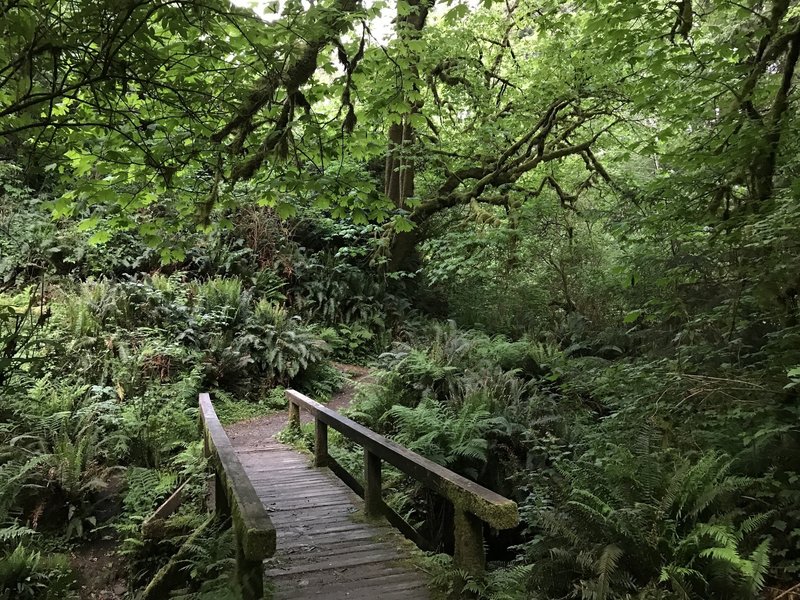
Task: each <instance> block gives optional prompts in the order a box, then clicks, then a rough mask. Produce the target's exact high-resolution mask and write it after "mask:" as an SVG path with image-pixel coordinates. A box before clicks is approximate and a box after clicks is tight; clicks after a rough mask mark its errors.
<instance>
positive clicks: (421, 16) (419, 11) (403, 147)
mask: <svg viewBox="0 0 800 600" xmlns="http://www.w3.org/2000/svg"><path fill="white" fill-rule="evenodd" d="M433 3H434V0H408V5H409V6H410V8H411V10H410V12H409V13H408V14H406V15H401V14H400V12H399V11H398V14H397V36H398V38H399V39H400V41H401V42H405V41H407V40H410V39H414V38H418V37H419V35H420V32H421V31H422V28H423V27H424V26H425V21H426V19H427V17H428V11H429V10H430V8H431V7H432V6H433ZM411 70H412V74H413V75H414V76H415V77H416V76H417V75H418V72H417V67H416V65H412V67H411ZM410 104H411V109H410V111H409V114H407V115H403V117H402V119H401V121H400V122H399V123H396V122H395V123H392V124H391V125H390V126H389V139H388V146H387V150H386V168H385V170H384V186H383V187H384V193H385V194H386V196H387V197H388V198H389V199H390V200H391V201H392V202H393V203H394V205H395V207H397V208H405V201H406V199H407V198H410V197H411V196H413V195H414V177H415V168H414V156H413V152H412V150H413V146H414V139H415V136H414V127H413V126H412V125H411V121H410V119H409V116H410V115H411V114H414V113H416V112H418V111H419V109H420V108H421V104H419V103H417V102H412V103H410ZM418 240H419V235H418V233H417V232H416V231H409V232H396V233H395V236H394V239H393V240H392V243H391V246H390V253H391V254H390V257H389V270H390V271H400V270H410V269H411V268H413V267H414V263H415V262H416V261H415V260H414V258H415V256H416V245H417V242H418Z"/></svg>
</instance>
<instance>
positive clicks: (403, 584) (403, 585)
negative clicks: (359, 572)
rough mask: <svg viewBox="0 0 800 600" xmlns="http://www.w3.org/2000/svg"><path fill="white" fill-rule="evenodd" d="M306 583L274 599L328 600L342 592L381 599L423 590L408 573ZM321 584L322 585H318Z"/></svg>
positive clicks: (422, 584)
mask: <svg viewBox="0 0 800 600" xmlns="http://www.w3.org/2000/svg"><path fill="white" fill-rule="evenodd" d="M305 581H306V583H305V585H303V586H298V587H297V588H295V589H294V590H289V591H287V592H284V593H281V594H278V595H277V596H276V598H282V599H285V600H294V599H298V600H300V599H301V598H328V597H329V596H331V595H334V594H340V593H342V592H345V593H346V592H349V593H350V596H348V597H352V595H353V594H354V593H356V592H358V593H362V594H364V593H372V594H373V596H372V598H382V597H383V593H385V592H394V591H406V592H410V591H412V590H415V591H416V590H420V589H423V590H424V589H425V587H426V586H425V584H424V583H422V582H421V581H420V580H419V579H418V578H416V577H414V576H413V575H411V574H409V573H395V574H392V575H386V574H384V572H383V571H380V572H378V573H376V574H375V576H374V577H373V578H370V579H362V578H359V579H356V580H346V581H341V582H340V583H334V582H331V581H326V582H324V583H323V582H321V581H320V582H314V583H317V585H313V584H312V582H311V581H308V580H305ZM320 584H322V585H320Z"/></svg>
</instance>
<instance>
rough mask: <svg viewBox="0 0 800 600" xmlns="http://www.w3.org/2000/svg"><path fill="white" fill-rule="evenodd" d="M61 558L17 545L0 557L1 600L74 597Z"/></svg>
mask: <svg viewBox="0 0 800 600" xmlns="http://www.w3.org/2000/svg"><path fill="white" fill-rule="evenodd" d="M73 584H74V580H73V577H72V574H71V572H70V568H69V559H68V557H67V556H65V555H59V554H51V555H49V556H46V557H43V556H42V555H41V553H40V552H38V551H36V550H30V549H28V548H26V547H25V546H24V545H22V544H19V545H18V546H17V547H16V548H14V550H13V551H12V552H11V553H9V554H5V555H0V598H2V600H12V599H13V600H62V599H63V600H68V599H70V598H77V597H78V595H77V593H76V592H74V591H73V590H72V589H71V588H72V587H73Z"/></svg>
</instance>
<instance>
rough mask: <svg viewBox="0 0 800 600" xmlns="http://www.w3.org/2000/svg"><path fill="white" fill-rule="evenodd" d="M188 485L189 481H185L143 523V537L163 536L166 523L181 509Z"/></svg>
mask: <svg viewBox="0 0 800 600" xmlns="http://www.w3.org/2000/svg"><path fill="white" fill-rule="evenodd" d="M188 484H189V482H188V481H184V482H183V483H182V484H181V485H180V487H179V488H178V489H177V490H175V491H174V492H172V494H171V495H170V497H169V498H167V499H166V500H164V502H163V503H162V504H161V506H159V507H158V508H157V509H156V510H155V512H154V513H153V514H152V515H150V516H149V517H148V518H147V519H145V521H144V522H143V523H142V536H143V537H145V538H154V537H158V536H159V535H161V534H163V531H164V521H165V520H166V519H168V518H169V517H170V516H172V515H173V514H175V511H176V510H178V509H179V508H180V506H181V503H182V502H183V490H185V489H186V486H187V485H188Z"/></svg>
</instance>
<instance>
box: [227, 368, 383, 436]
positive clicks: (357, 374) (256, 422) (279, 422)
mask: <svg viewBox="0 0 800 600" xmlns="http://www.w3.org/2000/svg"><path fill="white" fill-rule="evenodd" d="M333 366H334V367H336V368H337V369H339V371H341V372H342V373H344V374H345V375H346V376H347V377H348V380H347V382H346V383H345V384H344V385H343V386H342V388H341V389H340V390H339V391H338V392H336V393H335V394H333V396H331V399H330V401H329V402H327V403H326V404H325V406H327V407H328V408H331V409H333V410H342V409H343V408H347V407H348V406H350V403H351V402H352V401H353V396H355V393H356V389H357V384H359V383H365V382H368V381H369V380H370V370H369V369H367V368H366V367H359V366H357V365H347V364H344V363H333ZM286 419H287V415H286V413H285V412H283V411H281V412H278V413H273V414H271V415H267V416H265V417H258V418H256V419H251V420H249V421H241V422H239V423H234V424H233V425H229V426H227V427H225V431H226V432H227V434H228V437H229V438H231V442H233V445H234V446H239V445H241V446H247V447H251V448H263V447H265V446H267V445H268V444H269V442H270V440H272V438H273V437H275V435H276V434H277V433H279V432H280V431H281V430H282V429H283V428H284V427H286ZM300 421H301V422H302V423H308V422H310V421H311V415H309V414H308V413H307V412H305V411H300Z"/></svg>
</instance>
